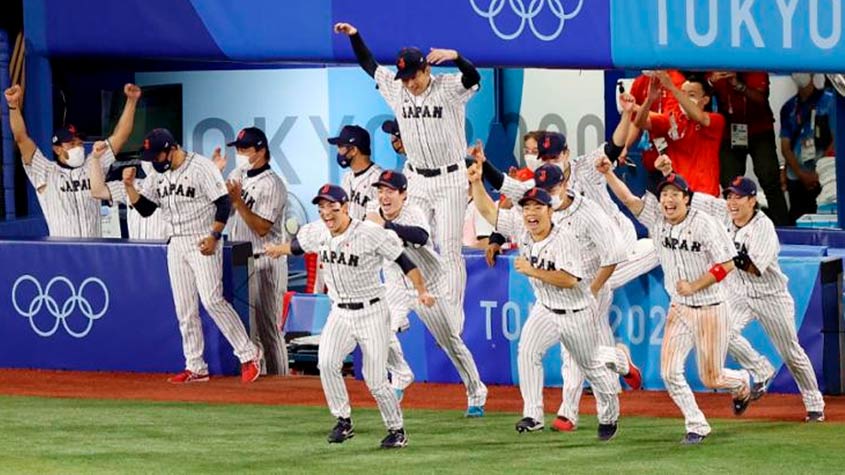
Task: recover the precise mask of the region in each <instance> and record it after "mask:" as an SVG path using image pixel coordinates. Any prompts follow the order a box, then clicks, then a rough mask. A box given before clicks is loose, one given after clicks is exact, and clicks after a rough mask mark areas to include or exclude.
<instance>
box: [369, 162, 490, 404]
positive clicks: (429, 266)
mask: <svg viewBox="0 0 845 475" xmlns="http://www.w3.org/2000/svg"><path fill="white" fill-rule="evenodd" d="M373 187H375V188H377V189H378V203H379V206H380V207H379V211H378V212H376V213H371V214H370V215H369V216H368V219H369V220H370V221H372V222H374V223H376V224H378V225H380V226H382V227H384V228H386V229H389V230H391V231H393V232H395V233H396V234H397V235H398V236H399V238H400V239H401V240H402V242H403V243H404V245H405V252H406V253H407V254H408V256H409V257H410V258H411V259H412V260H413V261H414V262H415V263H416V264H417V265H418V266H419V268H420V270H421V271H422V275H423V278H424V279H425V284H426V288H427V289H428V290H429V292H431V294H432V295H434V296H436V297H438V298H437V300H436V302H435V304H434V306H432V307H430V308H429V307H425V306H421V305H415V299H414V295H413V288H414V287H413V285H412V283H411V282H410V281H409V280H408V279H407V278H405V277H404V276H403V274H402V271H401V269H400V268H399V266H398V265H397V264H395V263H392V262H391V263H388V265H386V266H385V268H384V281H385V284H386V286H387V289H386V292H387V305H388V308H389V309H390V315H391V321H392V324H391V328H393V329H394V330H397V329H402V328H403V327H404V328H407V327H408V312H409V311H410V310H411V309H414V310H416V311H417V314H418V315H419V317H420V319H421V320H422V321H423V323H424V324H425V326H426V327H427V328H428V330H429V331H430V332H431V334H432V335H433V336H434V339H435V341H436V342H437V344H438V346H440V348H442V349H443V351H445V352H446V355H447V356H448V357H449V360H450V361H452V364H453V365H455V369H456V370H457V371H458V374H459V375H460V377H461V381H463V383H464V386H466V388H467V389H466V392H467V412H466V416H467V417H481V416H483V415H484V404H485V403H486V402H487V387H486V386H484V383H482V382H481V377H480V376H479V374H478V368H477V367H476V365H475V360H473V358H472V354H471V353H470V351H469V349H468V348H467V346H466V344H465V343H464V341H463V340H462V339H461V333H460V328H458V326H457V325H455V320H454V318H453V317H452V315H455V314H457V313H459V312H460V310H459V309H458V308H456V307H457V305H456V304H455V303H454V302H452V301H451V300H450V299H444V298H439V297H442V296H444V295H445V294H446V281H445V277H446V275H445V272H444V269H443V265H442V263H441V262H440V256H439V255H438V254H437V252H435V250H434V246H433V245H432V243H431V240H430V239H429V234H430V233H429V227H428V221H427V220H426V219H425V214H423V212H422V210H420V209H419V208H417V207H415V206H414V205H410V204H406V199H407V189H408V180H407V178H406V177H405V175H404V174H402V173H401V172H398V171H392V170H387V171H384V172H382V174H381V175H380V176H379V179H378V181H376V182H375V183H374V184H373ZM397 367H398V368H399V371H400V376H405V377H404V378H402V377H400V378H397V377H396V376H397V373H396V371H395V368H397ZM388 370H389V371H390V372H391V375H392V376H393V387H394V389H395V390H396V392H397V396H399V398H400V399H401V396H402V394H403V393H404V389H405V388H406V387H407V386H408V385H409V384H410V382H408V381H407V376H406V374H405V373H407V372H409V371H410V368H409V367H408V364H407V363H406V362H405V361H404V357H403V355H402V347H401V345H400V344H399V340H398V339H397V338H396V336H395V334H394V335H393V337H392V338H391V341H390V353H389V354H388ZM397 379H399V381H397ZM412 381H413V373H411V382H412Z"/></svg>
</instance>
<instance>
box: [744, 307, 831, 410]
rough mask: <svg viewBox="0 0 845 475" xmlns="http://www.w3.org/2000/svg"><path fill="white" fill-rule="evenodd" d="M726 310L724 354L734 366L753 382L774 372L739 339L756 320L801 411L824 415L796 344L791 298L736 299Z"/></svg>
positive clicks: (806, 362)
mask: <svg viewBox="0 0 845 475" xmlns="http://www.w3.org/2000/svg"><path fill="white" fill-rule="evenodd" d="M730 310H731V317H732V320H733V326H732V328H731V338H730V343H729V344H728V352H729V353H730V354H731V356H733V358H734V359H735V360H736V361H737V363H739V364H740V365H741V366H742V367H743V368H745V369H747V370H748V371H749V372H750V373H751V375H752V376H753V377H754V380H755V381H758V382H760V381H764V380H766V379H769V378H770V377H772V376H774V373H775V368H773V367H772V365H771V363H769V360H767V359H766V357H764V356H763V355H761V354H759V353H758V352H757V351H755V350H754V348H752V347H751V344H750V343H748V340H746V339H745V337H743V336H742V330H743V329H744V328H745V326H746V325H748V322H750V321H751V319H753V318H755V317H756V318H757V319H758V320H759V321H760V324H761V325H762V326H763V330H765V332H766V334H767V335H769V338H770V339H771V340H772V343H774V345H775V348H776V349H777V351H778V354H780V356H781V358H783V361H784V362H785V363H786V366H787V368H789V371H790V372H791V373H792V376H793V377H794V378H795V383H796V384H797V385H798V389H799V390H800V391H801V397H802V399H803V401H804V407H806V408H807V411H808V412H824V399H823V398H822V393H821V392H820V391H819V383H818V381H817V380H816V373H815V371H814V370H813V365H812V363H810V358H809V357H807V353H806V352H805V351H804V349H803V348H801V345H800V344H799V343H798V333H797V332H796V330H795V302H794V301H793V300H792V296H791V295H789V293H788V292H783V293H781V294H778V295H773V296H767V297H766V298H760V299H755V298H745V297H736V298H732V299H731V301H730Z"/></svg>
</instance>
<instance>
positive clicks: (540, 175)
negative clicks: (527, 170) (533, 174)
mask: <svg viewBox="0 0 845 475" xmlns="http://www.w3.org/2000/svg"><path fill="white" fill-rule="evenodd" d="M537 179H538V180H540V181H541V182H545V181H546V170H540V172H539V173H538V174H537Z"/></svg>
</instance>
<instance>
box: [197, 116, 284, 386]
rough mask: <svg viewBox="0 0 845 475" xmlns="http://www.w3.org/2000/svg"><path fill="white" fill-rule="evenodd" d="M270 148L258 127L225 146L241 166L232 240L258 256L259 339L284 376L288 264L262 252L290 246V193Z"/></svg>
mask: <svg viewBox="0 0 845 475" xmlns="http://www.w3.org/2000/svg"><path fill="white" fill-rule="evenodd" d="M267 144H268V142H267V136H266V135H265V134H264V131H263V130H261V129H259V128H257V127H247V128H245V129H242V130H241V131H240V132H238V136H237V139H236V140H235V141H233V142H229V143H227V144H226V146H227V147H235V150H236V152H237V159H238V162H240V163H241V165H240V166H238V167H235V169H233V170H232V171H231V172H230V173H229V177H228V180H227V181H226V187H227V188H228V191H229V199H231V201H232V218H231V221H230V226H231V227H230V229H229V237H230V238H231V239H232V240H234V241H249V242H250V243H252V249H253V253H255V271H254V273H253V278H254V279H255V281H256V283H257V291H258V303H257V304H256V307H255V327H256V328H255V329H256V336H257V340H258V343H259V344H260V346H261V348H262V350H263V353H264V363H265V368H266V370H267V374H281V375H284V374H287V372H288V355H287V347H286V345H285V341H284V335H283V334H282V333H281V332H280V330H279V325H280V323H281V322H280V321H279V318H280V317H281V314H282V296H283V295H284V294H285V292H287V287H288V265H287V258H281V259H270V258H268V257H267V256H265V255H263V251H264V245H265V244H268V243H271V242H282V241H284V240H285V233H284V232H283V230H282V224H283V221H284V217H285V206H286V205H287V189H286V188H285V184H284V183H283V182H282V179H281V178H279V176H278V175H276V173H275V172H274V171H273V170H272V169H271V168H270V149H269V148H268V147H267ZM212 161H214V159H213V158H212Z"/></svg>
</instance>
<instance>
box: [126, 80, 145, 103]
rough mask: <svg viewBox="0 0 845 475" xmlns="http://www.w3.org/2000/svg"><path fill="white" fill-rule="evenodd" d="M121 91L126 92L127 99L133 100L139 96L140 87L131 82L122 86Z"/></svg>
mask: <svg viewBox="0 0 845 475" xmlns="http://www.w3.org/2000/svg"><path fill="white" fill-rule="evenodd" d="M123 93H124V94H126V98H127V99H132V100H133V101H137V100H138V99H140V98H141V88H140V87H138V86H136V85H134V84H132V83H129V84H126V85H125V86H123Z"/></svg>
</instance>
